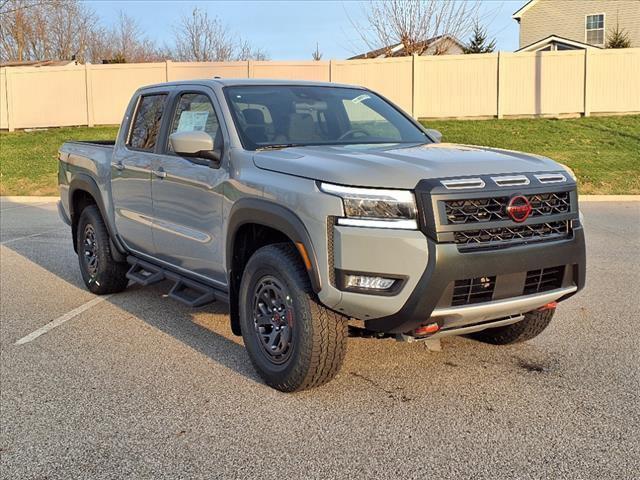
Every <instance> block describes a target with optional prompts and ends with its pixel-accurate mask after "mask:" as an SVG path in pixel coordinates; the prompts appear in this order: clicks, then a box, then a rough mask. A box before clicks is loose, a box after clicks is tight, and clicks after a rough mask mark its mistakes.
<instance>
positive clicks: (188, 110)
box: [167, 93, 222, 152]
mask: <svg viewBox="0 0 640 480" xmlns="http://www.w3.org/2000/svg"><path fill="white" fill-rule="evenodd" d="M195 131H202V132H207V133H208V134H209V135H211V138H213V139H214V140H213V144H214V145H215V146H216V147H217V146H218V145H220V144H221V143H222V132H221V131H220V124H219V123H218V117H217V115H216V112H215V110H214V109H213V105H212V103H211V100H210V99H209V97H207V96H206V95H203V94H201V93H183V94H182V95H181V96H180V101H179V102H178V106H177V107H176V112H175V114H174V116H173V122H172V123H171V130H170V132H169V135H171V134H172V133H176V132H195ZM167 150H168V151H170V152H172V151H173V148H172V147H171V142H169V143H168V145H167Z"/></svg>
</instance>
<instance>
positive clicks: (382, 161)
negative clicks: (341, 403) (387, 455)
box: [59, 79, 585, 392]
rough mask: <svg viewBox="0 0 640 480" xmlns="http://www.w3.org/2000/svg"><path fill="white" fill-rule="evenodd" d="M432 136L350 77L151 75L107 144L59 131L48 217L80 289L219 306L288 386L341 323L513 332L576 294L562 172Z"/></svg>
mask: <svg viewBox="0 0 640 480" xmlns="http://www.w3.org/2000/svg"><path fill="white" fill-rule="evenodd" d="M440 137H441V135H440V134H439V132H437V131H435V130H428V129H425V128H424V127H423V126H422V125H421V124H419V123H418V122H416V121H415V120H414V119H412V118H411V117H410V116H409V115H408V114H406V113H405V112H403V111H402V110H401V109H400V108H398V107H397V106H395V105H394V104H393V103H391V102H390V101H388V100H386V99H385V98H383V97H382V96H380V95H378V94H376V93H374V92H372V91H370V90H368V89H365V88H361V87H353V86H348V85H337V84H329V83H315V82H300V81H269V80H231V79H210V80H200V81H182V82H174V83H165V84H160V85H154V86H148V87H144V88H141V89H139V90H138V91H137V92H135V94H134V95H133V97H132V99H131V102H130V103H129V105H128V107H127V109H126V113H125V115H124V119H123V120H122V125H121V127H120V130H119V132H118V135H117V139H116V140H115V142H67V143H65V144H64V145H62V147H61V148H60V152H59V185H60V197H61V201H60V203H59V211H60V215H61V217H62V218H63V219H64V220H65V221H66V222H67V223H68V224H69V225H70V227H71V232H72V239H73V245H74V248H75V250H76V251H77V253H78V258H79V265H80V271H81V273H82V277H83V279H84V282H85V283H86V286H87V288H88V289H89V290H90V291H92V292H94V293H95V294H99V295H101V294H110V293H115V292H119V291H122V290H123V289H125V288H126V287H127V285H128V284H129V282H135V283H139V284H141V285H150V284H154V283H157V282H167V281H168V282H171V283H172V287H171V290H170V292H169V297H171V298H173V299H175V300H178V301H181V302H184V303H185V304H187V305H189V306H191V307H199V306H203V305H206V304H207V303H209V302H213V301H223V302H227V303H228V304H229V312H230V315H229V317H230V322H231V329H232V331H233V333H234V334H236V335H242V337H243V340H244V344H245V346H246V349H247V351H248V355H249V358H250V360H251V361H252V363H253V365H254V366H255V368H256V370H257V372H258V373H259V374H260V376H261V377H262V378H263V379H264V381H265V382H266V383H267V384H268V385H270V386H272V387H273V388H276V389H279V390H282V391H288V392H289V391H296V390H301V389H305V388H309V387H314V386H318V385H321V384H323V383H325V382H327V381H328V380H330V379H331V378H333V377H334V375H335V374H336V373H337V372H338V370H339V368H340V365H341V363H342V361H343V358H344V355H345V352H346V345H347V337H348V336H349V335H350V334H354V335H366V336H371V337H375V338H386V337H395V338H397V339H402V340H431V341H434V340H436V339H438V338H442V337H443V336H446V335H462V334H465V335H467V334H468V335H471V336H472V337H473V338H476V339H478V340H480V341H485V342H490V343H493V344H508V343H513V342H520V341H524V340H528V339H531V338H533V337H535V336H536V335H538V334H540V333H541V332H542V331H543V330H544V329H545V327H546V326H547V325H548V324H549V322H550V321H551V318H552V317H553V315H554V312H555V310H556V305H557V303H558V302H562V301H564V300H566V299H568V298H569V297H571V296H572V295H574V294H575V293H576V292H578V291H579V290H580V289H582V288H583V286H584V283H585V247H584V233H583V226H582V223H581V219H580V214H579V210H578V194H577V187H576V178H575V176H574V175H573V173H572V172H571V170H570V169H569V168H567V167H565V166H563V165H561V164H558V163H555V162H554V161H552V160H550V159H548V158H544V157H541V156H539V155H531V154H525V153H520V152H514V151H507V150H501V149H496V148H488V147H477V146H470V145H455V144H448V143H441V142H440Z"/></svg>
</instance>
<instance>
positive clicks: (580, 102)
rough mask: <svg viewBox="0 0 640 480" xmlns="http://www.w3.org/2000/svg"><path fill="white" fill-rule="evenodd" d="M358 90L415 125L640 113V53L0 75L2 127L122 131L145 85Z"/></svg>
mask: <svg viewBox="0 0 640 480" xmlns="http://www.w3.org/2000/svg"><path fill="white" fill-rule="evenodd" d="M214 76H220V77H227V78H283V79H302V80H317V81H325V82H327V81H330V82H337V83H347V84H355V85H362V86H365V87H368V88H371V89H373V90H375V91H377V92H379V93H381V94H382V95H384V96H386V97H387V98H389V99H391V100H392V101H394V102H395V103H396V104H398V105H399V106H400V107H402V108H403V109H405V110H406V111H407V112H409V113H411V114H412V115H413V116H414V117H416V118H478V117H498V118H502V117H509V116H543V115H544V116H560V115H591V114H596V113H597V114H606V113H616V114H617V113H636V112H640V48H633V49H621V50H603V51H597V50H596V51H594V50H589V51H585V50H574V51H565V52H537V53H530V52H527V53H502V52H501V53H490V54H482V55H450V56H428V57H404V58H389V59H371V60H331V61H320V62H313V61H306V62H305V61H303V62H270V61H266V62H262V61H261V62H257V61H248V62H225V63H221V62H207V63H177V62H162V63H143V64H121V65H77V66H76V65H71V66H64V67H14V68H0V128H2V129H9V130H14V129H22V128H37V127H57V126H67V125H100V124H118V123H120V120H121V117H122V114H123V112H124V109H125V107H126V105H127V102H128V101H129V98H130V97H131V94H132V93H133V92H134V91H135V90H136V89H137V88H138V87H141V86H143V85H149V84H153V83H160V82H166V81H173V80H187V79H197V78H212V77H214Z"/></svg>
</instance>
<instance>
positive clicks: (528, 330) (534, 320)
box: [470, 308, 556, 345]
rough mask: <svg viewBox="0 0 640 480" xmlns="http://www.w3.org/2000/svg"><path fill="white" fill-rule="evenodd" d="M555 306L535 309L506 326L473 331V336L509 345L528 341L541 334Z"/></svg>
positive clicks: (496, 343)
mask: <svg viewBox="0 0 640 480" xmlns="http://www.w3.org/2000/svg"><path fill="white" fill-rule="evenodd" d="M555 311H556V310H555V308H551V309H547V310H535V311H533V312H529V313H526V314H525V315H524V319H523V320H520V321H519V322H517V323H512V324H511V325H505V326H504V327H497V328H489V329H487V330H482V331H480V332H476V333H472V334H471V335H470V337H471V338H474V339H475V340H480V341H481V342H486V343H492V344H494V345H509V344H511V343H519V342H526V341H527V340H531V339H532V338H534V337H537V336H538V335H540V334H541V333H542V332H543V330H544V329H545V328H547V326H548V325H549V323H550V322H551V319H552V318H553V314H554V313H555Z"/></svg>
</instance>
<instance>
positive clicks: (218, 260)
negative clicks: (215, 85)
mask: <svg viewBox="0 0 640 480" xmlns="http://www.w3.org/2000/svg"><path fill="white" fill-rule="evenodd" d="M171 104H172V109H171V117H170V118H169V121H168V122H167V123H168V126H167V130H166V135H165V136H164V138H163V145H162V147H163V152H162V154H161V155H158V156H157V159H156V163H155V164H154V174H153V175H152V180H151V182H152V192H153V212H154V228H153V239H154V243H155V247H156V256H157V258H159V259H161V260H164V261H166V262H169V263H171V264H172V265H175V266H178V267H181V268H183V269H185V270H188V271H191V272H194V273H197V274H199V275H202V276H204V277H207V278H208V279H212V280H214V281H216V282H217V283H220V284H221V285H224V284H226V277H225V273H224V268H223V249H224V242H223V241H222V204H223V182H224V181H225V180H226V179H227V178H228V177H229V175H228V170H227V163H226V161H225V159H224V158H225V155H224V154H223V159H222V162H221V166H220V167H218V168H213V167H212V166H211V165H210V163H209V162H208V161H207V160H205V159H199V158H186V157H182V156H179V155H176V154H175V153H174V152H173V151H172V148H171V145H170V143H169V141H168V138H169V136H170V135H171V134H172V133H174V132H180V131H194V130H202V131H205V132H207V133H208V134H209V135H211V137H213V138H214V145H215V147H216V148H222V149H223V145H224V140H223V133H222V125H221V124H220V122H219V118H220V116H219V114H218V113H217V112H219V111H220V110H219V108H218V105H217V102H216V101H215V97H214V96H213V92H212V91H211V90H209V89H207V88H205V87H202V88H198V87H194V88H193V89H191V88H190V90H189V91H182V92H177V93H176V94H175V95H174V96H173V98H172V101H171ZM223 151H224V149H223Z"/></svg>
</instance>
